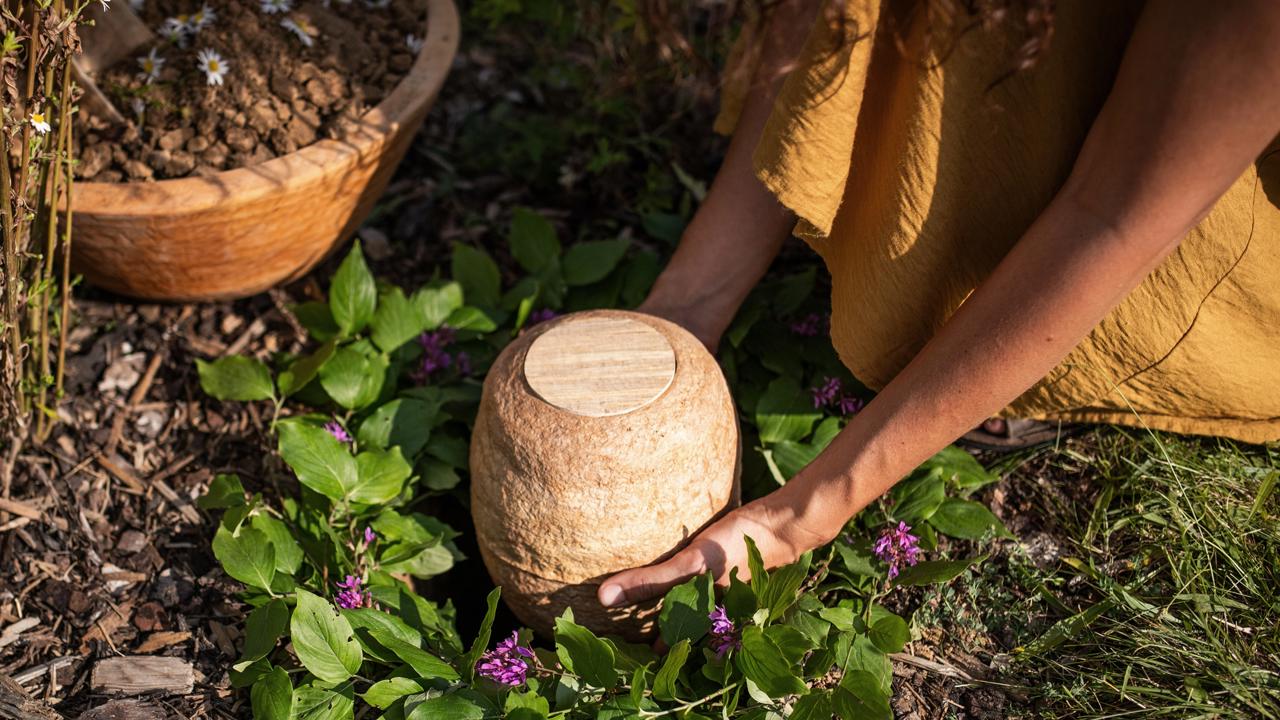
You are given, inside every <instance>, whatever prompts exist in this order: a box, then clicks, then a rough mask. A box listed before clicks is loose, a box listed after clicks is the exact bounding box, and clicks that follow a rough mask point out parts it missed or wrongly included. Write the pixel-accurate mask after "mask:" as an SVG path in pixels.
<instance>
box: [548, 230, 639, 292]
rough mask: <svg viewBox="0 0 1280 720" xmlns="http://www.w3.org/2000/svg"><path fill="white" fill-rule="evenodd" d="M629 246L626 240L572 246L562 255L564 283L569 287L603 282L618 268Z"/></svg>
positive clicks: (598, 241) (600, 241)
mask: <svg viewBox="0 0 1280 720" xmlns="http://www.w3.org/2000/svg"><path fill="white" fill-rule="evenodd" d="M630 245H631V241H630V240H628V239H626V238H619V239H617V240H594V241H591V242H584V243H578V244H577V245H574V246H573V247H571V248H569V251H568V252H566V253H565V255H564V281H565V282H566V283H568V284H569V285H590V284H591V283H593V282H597V281H599V280H603V279H604V277H605V276H606V275H608V274H609V273H611V272H613V269H614V268H615V267H617V266H618V263H619V262H620V261H621V260H622V256H623V255H625V254H626V253H627V248H628V247H629V246H630Z"/></svg>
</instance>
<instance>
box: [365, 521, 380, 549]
mask: <svg viewBox="0 0 1280 720" xmlns="http://www.w3.org/2000/svg"><path fill="white" fill-rule="evenodd" d="M377 539H378V533H376V532H374V531H373V528H371V527H368V526H365V529H364V544H365V546H366V547H367V546H369V545H372V544H373V541H374V540H377Z"/></svg>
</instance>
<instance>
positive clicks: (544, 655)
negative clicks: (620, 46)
mask: <svg viewBox="0 0 1280 720" xmlns="http://www.w3.org/2000/svg"><path fill="white" fill-rule="evenodd" d="M509 240H510V250H511V255H512V256H513V257H514V258H515V259H516V261H517V262H518V263H519V265H520V266H521V267H522V268H523V269H524V270H525V271H526V272H527V273H528V276H527V277H525V278H524V279H522V280H519V281H518V282H516V283H515V284H514V286H512V287H511V288H510V289H508V290H507V291H506V292H505V293H504V292H503V291H502V288H501V284H500V279H499V278H500V276H499V273H498V268H497V265H496V264H495V263H494V261H493V260H492V258H490V257H489V255H488V254H487V253H486V252H485V251H483V250H481V249H478V248H475V247H472V246H469V245H460V246H458V247H456V248H455V250H454V255H453V262H452V266H451V270H452V277H453V279H452V280H441V279H438V280H434V281H432V282H430V283H428V284H427V285H425V286H424V287H422V288H419V289H418V290H416V291H414V292H412V293H406V292H405V291H404V290H402V289H401V288H399V287H396V286H394V285H390V284H386V283H379V282H377V281H375V280H374V278H373V276H372V274H371V273H370V271H369V269H368V267H367V266H366V264H365V261H364V257H363V254H362V252H361V248H360V246H359V244H357V245H356V246H355V247H354V248H353V249H352V250H351V252H350V253H349V254H348V255H347V257H346V258H345V259H344V260H343V262H342V264H341V265H340V266H339V268H338V270H337V273H336V274H335V276H334V278H333V282H332V284H331V287H330V292H329V297H328V300H327V301H326V302H310V303H304V304H302V305H299V306H297V307H295V308H293V311H294V314H295V315H296V317H297V319H298V320H299V322H300V323H301V324H302V325H303V326H304V327H305V328H306V329H307V330H308V331H309V333H310V334H311V336H312V338H313V339H314V340H315V341H316V343H318V345H317V346H316V347H315V348H314V349H313V350H312V351H311V352H309V353H308V354H304V355H299V356H288V357H284V358H279V359H278V361H277V363H276V368H275V371H274V372H273V369H272V368H271V367H269V366H268V365H267V364H265V363H262V362H260V361H258V360H256V359H253V358H245V357H227V358H221V359H219V360H216V361H213V362H204V361H199V362H198V370H199V374H200V379H201V383H202V385H203V387H204V388H205V390H206V392H208V393H209V394H211V395H214V396H215V397H218V398H221V399H224V400H238V401H269V402H271V403H272V404H273V406H274V412H273V413H272V423H271V426H272V428H274V430H275V433H276V437H277V447H278V451H279V453H280V457H281V458H282V459H283V460H284V462H285V464H286V465H287V466H288V467H289V468H290V469H291V470H292V471H293V473H294V474H295V475H296V477H297V480H298V485H299V488H298V493H297V495H296V496H294V497H285V498H284V499H283V500H282V501H281V502H280V503H279V504H278V505H276V504H270V503H268V502H267V501H266V500H264V498H263V497H262V496H261V495H253V496H252V497H250V496H248V495H247V494H246V493H245V490H244V487H243V486H242V484H241V482H240V480H239V479H238V478H236V477H234V476H230V475H222V476H219V477H218V478H217V480H216V481H215V482H214V483H213V484H212V485H211V487H210V489H209V493H208V494H207V495H206V496H205V498H203V499H202V501H201V505H202V506H203V507H205V508H209V509H212V508H222V509H224V510H225V512H224V514H223V516H222V520H221V523H220V524H219V527H218V530H217V533H216V534H215V536H214V540H213V549H214V553H215V555H216V556H217V558H218V559H219V561H220V562H221V563H222V565H223V568H224V569H225V570H226V572H227V574H229V575H230V576H232V577H233V578H235V579H237V580H239V581H241V582H243V583H244V584H245V586H246V590H245V593H244V599H245V600H246V602H248V603H249V604H250V605H251V606H253V607H254V609H253V611H252V612H251V613H250V614H249V616H248V619H247V621H246V626H247V627H246V631H245V637H246V641H245V646H244V650H243V655H242V657H241V659H240V661H239V662H238V663H237V664H236V665H235V666H234V669H233V672H232V681H233V684H235V685H236V686H238V687H246V686H251V687H252V690H251V692H250V698H251V700H252V704H253V708H254V714H255V717H257V718H260V719H263V720H276V719H280V720H283V719H285V718H292V717H298V718H343V719H345V718H351V717H353V716H354V714H355V712H356V708H357V706H358V705H368V706H373V707H375V708H379V709H381V710H382V711H384V713H385V714H384V715H383V717H386V718H408V719H409V720H426V719H427V718H436V717H459V718H480V717H511V718H548V717H553V716H554V717H565V718H595V717H610V718H611V717H619V718H620V717H636V716H657V715H680V716H684V717H691V718H696V717H709V716H719V717H763V716H767V715H768V714H769V713H776V714H783V713H785V712H788V709H789V712H790V714H791V716H793V717H829V716H831V715H832V714H833V713H835V714H839V715H840V716H842V717H845V718H852V717H858V718H863V717H867V718H879V717H884V718H888V717H890V716H891V714H890V710H889V704H888V698H889V694H890V689H891V687H890V684H891V678H892V672H891V661H890V655H891V654H892V653H895V652H898V651H900V650H902V648H903V647H904V645H905V644H906V643H908V642H909V641H910V639H911V637H912V630H911V624H910V622H909V620H908V619H907V618H905V617H902V616H900V615H898V614H895V613H894V612H893V611H891V610H890V609H889V607H888V606H889V605H891V604H892V603H891V599H892V598H893V596H894V594H895V593H896V592H897V591H898V590H899V589H900V588H903V587H909V586H914V585H923V584H928V583H933V582H945V581H947V580H950V579H951V578H954V577H956V576H957V575H959V574H961V573H963V572H964V571H965V570H966V569H967V568H968V567H969V566H970V565H971V564H972V563H973V562H975V561H976V560H977V558H962V559H955V560H952V559H946V558H943V557H937V556H939V555H941V548H940V546H939V541H938V537H937V533H936V532H935V529H936V530H937V532H941V533H944V534H949V535H952V536H955V537H969V538H981V537H983V536H985V535H987V534H989V533H991V532H996V533H999V532H1002V528H1001V527H1000V526H999V522H998V521H996V520H995V518H994V516H991V515H990V512H989V511H987V510H986V509H985V508H984V507H982V506H981V505H979V504H977V503H974V502H971V501H969V500H965V499H962V498H960V497H956V496H957V495H963V494H966V493H970V492H972V491H973V490H974V489H976V488H978V487H980V486H982V485H984V484H986V483H989V482H992V481H993V480H994V479H995V478H994V477H993V476H991V475H989V474H988V473H986V472H985V471H984V470H983V469H982V467H981V466H980V465H978V463H977V462H975V461H974V460H973V458H972V457H970V456H969V455H968V454H967V453H964V452H963V451H960V450H956V449H950V450H948V451H945V452H944V453H942V454H940V455H939V456H938V457H936V458H934V459H933V460H930V461H929V462H928V463H926V464H925V466H923V467H922V468H921V469H920V470H918V471H917V472H916V473H915V474H913V475H912V476H911V477H910V478H908V479H907V480H905V481H904V482H903V483H902V484H901V485H900V486H899V489H898V490H895V494H894V495H893V496H892V497H891V498H889V499H887V500H885V501H884V502H882V503H880V504H877V505H876V506H873V507H872V508H869V509H868V510H867V511H865V512H864V513H862V514H860V515H859V516H858V517H857V518H855V519H854V520H853V521H851V522H850V524H849V526H848V527H847V529H846V530H847V532H846V533H845V534H844V535H842V536H841V537H840V538H838V539H837V540H836V541H835V542H833V543H831V544H830V545H827V546H825V547H823V548H820V549H819V550H817V551H814V552H812V553H806V554H805V555H804V557H802V558H801V559H800V560H799V561H798V562H796V563H794V564H792V565H788V566H785V567H781V568H776V569H773V570H771V571H770V570H768V569H766V568H765V566H764V563H763V562H762V560H761V558H760V554H759V552H757V550H756V548H755V545H754V544H753V543H752V541H751V539H750V538H744V539H743V542H745V543H746V544H747V549H748V556H749V567H748V568H747V570H749V578H748V579H740V578H739V575H738V573H737V571H735V572H734V574H733V575H732V576H731V577H730V578H729V581H728V585H727V587H724V588H716V587H715V586H714V583H713V579H712V577H711V576H710V575H703V576H698V577H694V578H692V579H690V580H688V581H687V582H685V583H682V584H680V585H678V586H676V587H674V588H673V589H671V591H670V592H668V593H667V594H666V596H665V598H664V599H663V601H662V604H661V607H660V610H659V613H658V618H657V629H658V632H659V635H660V637H661V638H662V640H663V641H664V642H665V644H666V645H667V646H668V647H669V648H670V649H669V651H668V652H667V653H666V654H665V656H659V655H658V654H656V653H655V652H654V651H653V650H652V649H651V648H649V647H647V646H641V645H633V644H629V643H626V642H623V641H622V640H619V639H617V638H611V637H599V636H597V635H595V634H594V633H592V632H591V631H590V630H588V629H587V628H586V627H583V626H581V625H579V624H577V623H576V622H575V621H574V617H573V610H572V608H570V609H568V610H566V612H565V613H564V615H563V616H562V617H560V618H559V619H558V620H557V621H556V624H555V633H554V637H552V638H549V639H548V640H550V644H549V645H548V646H547V647H546V648H545V649H544V648H543V647H538V646H535V643H533V642H532V636H531V635H530V634H529V632H528V631H525V630H518V629H517V630H514V631H512V630H511V629H510V628H508V629H506V630H504V632H506V634H504V635H502V636H501V637H502V639H501V640H499V641H497V642H496V643H492V644H491V640H492V638H491V636H492V635H493V633H494V624H495V622H496V618H497V606H498V599H499V593H500V590H499V589H497V588H495V589H493V590H492V592H490V593H489V595H488V598H487V602H486V606H485V607H486V613H485V616H484V619H483V621H482V622H481V624H480V627H479V631H478V633H477V634H476V637H475V638H474V639H473V640H472V642H471V643H470V644H469V645H464V644H463V642H462V639H461V637H460V635H459V633H458V631H457V628H456V625H455V620H456V617H455V611H454V605H453V601H455V600H456V601H459V602H472V603H473V602H474V601H473V600H471V599H469V598H467V597H463V596H454V597H452V598H451V599H450V600H447V601H445V602H443V603H441V602H438V601H433V600H429V599H427V598H424V597H421V596H419V595H418V594H417V593H416V592H415V591H414V589H413V588H412V587H411V585H410V584H408V583H406V582H405V580H406V578H407V577H416V578H428V577H432V576H435V575H438V574H440V573H443V572H446V571H448V570H449V569H450V568H451V567H452V566H453V565H454V563H455V562H457V561H458V560H460V559H462V558H461V554H460V553H459V552H458V550H457V548H456V547H455V546H454V545H453V540H454V539H455V538H456V537H457V535H458V534H457V532H455V531H454V530H453V529H452V528H450V527H449V526H447V525H445V524H444V523H442V522H440V521H439V520H437V519H435V518H433V517H430V516H428V515H425V514H423V513H421V512H416V511H415V507H417V506H418V504H419V501H420V500H421V499H422V498H424V497H427V496H430V495H437V494H444V493H455V492H457V491H458V490H459V489H460V488H459V486H460V484H461V482H462V479H463V477H464V475H465V473H466V467H467V438H468V436H469V433H470V425H469V422H470V418H472V417H474V414H475V409H476V404H477V402H478V400H479V394H480V393H479V388H480V386H479V382H480V378H481V377H482V376H483V374H484V372H485V370H486V369H487V368H488V366H489V364H490V363H491V362H492V360H493V358H494V357H495V356H496V354H497V352H498V351H500V350H501V348H502V347H503V345H505V344H506V343H507V342H508V341H509V340H510V339H511V338H512V337H514V336H515V335H517V334H518V333H519V332H521V331H522V330H523V329H524V328H526V327H528V326H529V325H531V324H534V323H536V322H543V321H546V320H549V319H551V318H552V317H554V315H555V314H556V312H558V311H560V310H571V309H582V308H586V307H593V306H600V305H605V306H616V305H623V306H634V305H635V304H637V303H638V302H639V301H640V299H642V298H643V297H644V294H645V292H646V291H647V289H648V287H649V285H650V284H651V283H652V280H653V274H654V273H656V268H657V263H656V262H654V263H652V264H650V263H647V262H646V261H645V260H642V259H641V258H644V257H645V256H646V255H645V254H642V253H636V254H633V255H632V259H631V261H630V262H629V263H623V262H622V259H623V256H624V255H625V254H627V253H628V251H629V243H628V242H627V241H626V240H625V239H619V240H606V241H596V242H593V243H580V244H578V245H575V246H573V247H570V248H569V249H568V250H567V251H562V249H561V247H560V244H559V240H558V238H557V237H556V233H555V229H554V228H553V227H552V226H551V224H550V223H549V222H547V221H546V220H545V219H544V218H542V217H541V216H539V215H537V214H536V213H533V212H531V211H520V212H517V214H516V216H515V218H514V219H513V221H512V225H511V232H510V236H509ZM646 266H647V267H649V268H651V269H652V271H653V272H652V273H648V272H646V273H645V274H640V272H639V270H637V268H642V269H643V268H644V267H646ZM811 289H812V277H811V276H807V275H803V274H802V275H801V276H793V277H788V278H784V279H783V280H781V281H779V282H776V283H773V284H771V285H766V286H765V288H764V290H763V291H762V294H761V295H760V296H758V298H757V299H756V300H754V301H753V303H752V304H749V306H748V307H747V308H746V310H745V311H744V312H745V313H746V316H745V317H746V318H747V319H750V316H751V314H752V313H753V312H755V311H753V310H752V307H772V308H781V310H780V311H779V312H780V315H779V316H778V317H776V318H773V317H768V316H766V315H764V314H763V313H761V314H759V315H757V316H756V318H755V320H754V321H752V322H750V323H746V320H743V319H740V320H739V321H738V323H737V324H736V326H735V328H734V329H731V331H730V333H729V335H728V340H729V347H728V348H727V349H726V350H725V351H724V352H722V354H721V359H722V361H723V362H724V363H725V365H726V375H728V377H729V378H730V380H731V383H732V385H733V387H734V388H735V390H736V391H737V393H738V398H737V399H738V403H739V406H740V407H741V408H742V409H743V411H744V426H743V434H744V438H745V441H744V442H745V447H751V448H753V449H752V450H751V451H750V452H744V473H743V476H744V484H745V485H746V487H747V492H748V493H755V494H759V493H762V492H766V491H767V490H768V489H769V488H770V487H776V485H777V484H778V483H783V482H786V480H787V479H788V478H789V477H790V476H791V474H793V473H794V472H795V470H796V469H797V468H798V467H799V466H800V465H802V464H803V462H807V460H805V459H804V458H805V457H811V456H812V455H816V453H817V452H819V451H820V449H821V448H822V447H825V443H826V442H829V441H830V437H832V436H834V434H835V432H838V430H839V429H840V427H841V426H842V424H843V423H844V422H846V421H847V418H846V415H847V413H845V412H843V411H842V408H841V407H840V403H839V402H838V401H836V402H824V403H822V404H821V407H814V404H815V403H814V402H812V398H810V397H809V393H807V392H806V391H805V390H804V389H803V388H804V383H803V382H802V381H804V380H809V381H811V382H812V383H813V384H814V385H821V384H822V383H823V382H824V381H823V380H822V378H825V377H832V378H834V377H843V376H841V375H839V373H840V372H841V371H840V370H839V369H838V362H837V361H835V359H834V354H833V353H831V351H830V348H829V344H827V349H826V350H825V351H822V349H821V348H822V345H821V343H822V340H821V339H820V338H816V337H809V336H801V337H803V339H804V342H807V343H808V342H811V343H813V347H801V348H794V349H793V350H791V351H790V352H793V353H795V355H784V354H780V353H779V352H778V351H777V349H776V348H777V347H778V346H779V343H776V342H759V341H758V340H757V337H759V336H761V335H765V334H774V333H780V334H781V335H775V337H776V336H787V337H789V336H791V335H790V333H789V330H788V323H789V322H790V321H789V320H788V318H787V314H788V313H792V312H795V311H798V310H799V309H802V308H801V306H802V305H803V303H804V301H805V299H806V298H807V297H808V296H809V295H810V294H811V293H810V291H811ZM788 298H791V299H788ZM795 298H799V299H798V300H796V299H795ZM755 302H759V306H756V305H754V303H755ZM764 348H768V350H767V351H766V350H764ZM824 352H825V354H824ZM779 370H781V371H782V373H781V374H779V372H778V371H779ZM859 388H860V386H858V385H857V384H856V383H854V382H853V381H852V379H847V380H846V379H842V380H840V381H839V385H838V388H837V389H836V393H837V394H839V396H840V398H845V397H857V393H858V392H859ZM300 406H305V407H300ZM308 407H309V408H310V409H311V410H307V409H306V408H308ZM316 411H320V412H316ZM949 496H950V497H949ZM979 511H980V512H979ZM982 513H985V515H982ZM908 523H910V525H908ZM913 533H914V534H913ZM877 535H880V540H879V541H876V540H875V538H876V537H877ZM746 574H747V573H743V575H746ZM283 640H287V641H288V642H282V641H283ZM797 713H800V715H798V716H797V715H796V714H797Z"/></svg>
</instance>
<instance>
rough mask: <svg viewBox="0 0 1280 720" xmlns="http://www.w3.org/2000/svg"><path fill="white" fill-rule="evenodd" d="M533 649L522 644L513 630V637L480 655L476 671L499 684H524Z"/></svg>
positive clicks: (510, 685)
mask: <svg viewBox="0 0 1280 720" xmlns="http://www.w3.org/2000/svg"><path fill="white" fill-rule="evenodd" d="M532 657H533V651H532V650H530V649H529V648H527V647H521V646H520V636H519V634H518V633H516V632H515V631H512V633H511V637H509V638H507V639H506V640H502V641H500V642H499V643H498V644H497V645H495V646H494V648H493V649H492V650H489V651H487V652H485V654H483V655H481V656H480V661H479V662H477V663H476V672H477V673H479V674H480V677H485V678H489V679H490V680H492V681H494V682H496V683H498V684H499V685H506V686H507V687H516V686H518V685H523V684H524V681H525V678H526V677H527V676H528V674H529V662H528V661H529V659H530V658H532Z"/></svg>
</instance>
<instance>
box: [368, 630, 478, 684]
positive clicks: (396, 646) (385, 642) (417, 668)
mask: <svg viewBox="0 0 1280 720" xmlns="http://www.w3.org/2000/svg"><path fill="white" fill-rule="evenodd" d="M369 634H371V635H373V639H374V640H377V641H378V643H379V644H381V645H382V646H383V647H385V648H387V649H388V650H390V651H391V652H393V653H395V654H396V657H398V658H400V659H401V660H403V661H405V662H406V663H408V665H409V667H411V668H413V671H414V672H415V673H417V674H418V677H421V678H425V679H427V680H432V679H435V678H442V679H444V680H449V681H453V680H457V679H459V676H458V671H457V670H454V669H453V666H452V665H450V664H449V663H447V662H445V661H444V660H441V659H440V658H438V657H436V656H435V655H432V654H431V653H429V652H427V651H426V650H423V649H422V648H420V647H418V646H417V645H414V644H412V643H407V642H405V641H404V640H401V639H400V638H399V637H397V636H396V635H393V634H392V633H389V632H386V631H385V630H381V629H377V628H374V629H372V630H370V631H369Z"/></svg>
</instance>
